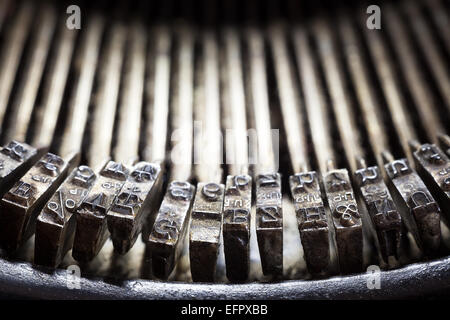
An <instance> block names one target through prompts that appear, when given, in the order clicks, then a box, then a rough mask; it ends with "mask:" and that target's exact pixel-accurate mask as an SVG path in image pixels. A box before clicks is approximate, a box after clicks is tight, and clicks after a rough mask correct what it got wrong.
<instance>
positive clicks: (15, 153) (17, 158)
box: [0, 140, 44, 197]
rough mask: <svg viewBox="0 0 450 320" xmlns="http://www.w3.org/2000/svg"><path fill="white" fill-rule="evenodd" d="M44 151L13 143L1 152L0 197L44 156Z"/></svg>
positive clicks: (24, 144)
mask: <svg viewBox="0 0 450 320" xmlns="http://www.w3.org/2000/svg"><path fill="white" fill-rule="evenodd" d="M42 153H44V149H36V148H33V147H32V146H29V145H28V144H26V143H20V142H17V141H14V140H13V141H11V142H9V143H8V144H7V145H5V146H4V147H2V148H1V150H0V197H3V195H4V194H5V193H6V192H7V191H8V190H9V189H11V187H12V185H13V184H14V182H15V180H17V179H20V177H22V175H23V174H24V173H25V172H26V171H27V170H28V169H30V167H31V166H32V165H33V164H34V163H35V162H36V161H37V160H38V159H39V158H40V157H41V156H42Z"/></svg>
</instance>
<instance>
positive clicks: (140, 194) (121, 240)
mask: <svg viewBox="0 0 450 320" xmlns="http://www.w3.org/2000/svg"><path fill="white" fill-rule="evenodd" d="M161 188H162V173H161V167H160V166H159V165H158V164H155V163H149V162H139V163H137V164H136V165H135V166H134V167H133V169H132V171H131V173H130V175H129V176H128V178H127V181H126V183H125V184H124V186H123V187H122V190H121V191H120V193H119V194H118V196H117V197H116V199H115V201H114V203H113V204H112V206H111V209H110V210H109V211H108V212H107V221H108V229H109V232H110V233H111V238H112V241H113V245H114V251H115V252H117V253H119V254H125V253H127V252H128V251H129V250H130V249H131V247H132V246H133V245H134V243H135V242H136V239H137V237H138V235H139V234H140V233H141V231H142V227H143V224H144V223H145V222H146V221H147V218H148V216H149V215H150V214H153V213H155V211H156V209H155V208H156V206H157V205H158V203H157V201H156V200H157V199H158V197H157V195H158V194H159V193H160V192H161Z"/></svg>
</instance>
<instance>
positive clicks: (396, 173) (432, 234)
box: [384, 153, 441, 254]
mask: <svg viewBox="0 0 450 320" xmlns="http://www.w3.org/2000/svg"><path fill="white" fill-rule="evenodd" d="M384 158H385V162H386V164H385V165H384V168H385V171H386V173H387V175H388V178H389V186H390V189H391V194H392V197H393V199H394V201H395V203H396V204H397V207H398V209H399V211H400V214H401V215H402V220H403V221H404V223H405V224H406V227H407V228H408V230H409V231H410V232H411V233H412V235H413V236H414V239H415V240H416V242H417V245H418V246H419V248H421V249H422V250H423V251H424V252H425V253H427V254H433V253H435V252H436V250H437V249H438V248H439V245H440V241H441V229H440V208H439V206H438V204H437V203H436V201H435V200H434V198H433V196H432V195H431V194H430V192H429V191H428V189H427V187H426V186H425V184H424V183H423V181H422V179H421V178H420V177H419V175H418V174H417V173H416V172H415V171H413V169H411V167H410V166H409V162H408V160H407V159H397V160H394V159H393V158H392V156H391V155H389V154H387V153H385V154H384Z"/></svg>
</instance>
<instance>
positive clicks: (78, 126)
mask: <svg viewBox="0 0 450 320" xmlns="http://www.w3.org/2000/svg"><path fill="white" fill-rule="evenodd" d="M86 30H87V32H86V33H85V34H84V35H82V36H81V39H80V42H79V43H80V44H79V46H80V53H79V54H78V55H76V59H77V60H76V61H78V60H79V61H80V66H79V70H78V72H77V73H76V81H75V84H74V88H73V91H72V93H71V97H70V101H69V103H68V106H67V123H66V126H65V128H64V132H63V135H62V142H61V146H60V153H61V154H62V155H65V154H67V153H69V152H71V151H72V150H79V149H80V148H81V145H82V142H83V134H84V131H85V128H86V122H87V118H88V115H89V101H90V96H91V92H92V87H93V83H94V76H95V70H96V66H97V60H98V54H99V51H100V42H101V36H102V30H103V20H102V19H101V18H100V17H99V16H98V15H95V14H94V15H93V16H92V17H91V18H89V19H88V21H87V26H86Z"/></svg>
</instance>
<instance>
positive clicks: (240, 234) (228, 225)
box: [223, 175, 252, 281]
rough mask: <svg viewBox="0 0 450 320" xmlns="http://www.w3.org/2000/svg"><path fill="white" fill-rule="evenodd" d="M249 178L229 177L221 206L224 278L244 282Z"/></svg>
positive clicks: (245, 274)
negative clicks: (224, 264)
mask: <svg viewBox="0 0 450 320" xmlns="http://www.w3.org/2000/svg"><path fill="white" fill-rule="evenodd" d="M251 205H252V178H251V177H250V176H249V175H235V176H231V175H230V176H228V177H227V183H226V190H225V198H224V204H223V245H224V250H225V263H226V272H227V278H228V279H229V280H230V281H245V280H247V277H248V273H249V269H250V212H251Z"/></svg>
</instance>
